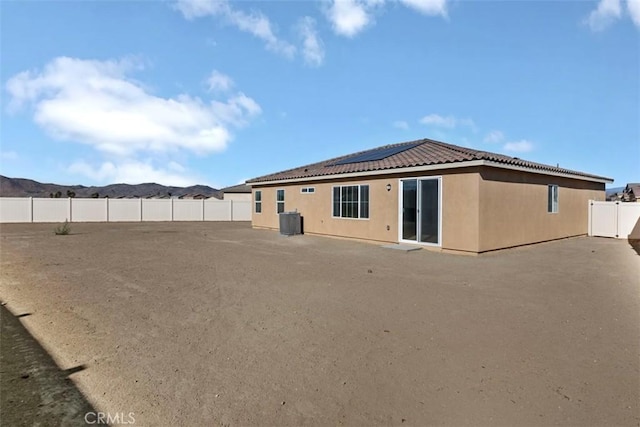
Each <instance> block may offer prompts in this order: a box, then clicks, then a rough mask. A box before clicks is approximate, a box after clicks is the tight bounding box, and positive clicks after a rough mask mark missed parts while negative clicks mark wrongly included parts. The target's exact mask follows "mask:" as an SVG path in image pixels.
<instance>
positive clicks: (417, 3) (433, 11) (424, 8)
mask: <svg viewBox="0 0 640 427" xmlns="http://www.w3.org/2000/svg"><path fill="white" fill-rule="evenodd" d="M400 2H401V3H402V4H404V5H405V6H407V7H409V8H411V9H413V10H416V11H418V12H420V13H422V14H424V15H430V16H437V15H440V16H443V17H446V16H447V0H400Z"/></svg>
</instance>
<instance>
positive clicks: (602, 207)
mask: <svg viewBox="0 0 640 427" xmlns="http://www.w3.org/2000/svg"><path fill="white" fill-rule="evenodd" d="M639 222H640V203H624V202H596V201H595V200H590V201H589V236H600V237H615V238H617V239H628V238H634V239H640V224H639ZM634 228H635V231H634ZM632 232H633V234H632Z"/></svg>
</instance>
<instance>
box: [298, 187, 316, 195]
mask: <svg viewBox="0 0 640 427" xmlns="http://www.w3.org/2000/svg"><path fill="white" fill-rule="evenodd" d="M300 192H301V193H304V194H309V193H315V192H316V188H315V187H302V188H301V189H300Z"/></svg>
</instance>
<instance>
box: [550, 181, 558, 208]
mask: <svg viewBox="0 0 640 427" xmlns="http://www.w3.org/2000/svg"><path fill="white" fill-rule="evenodd" d="M547 212H548V213H558V186H557V185H554V184H551V185H549V186H548V187H547Z"/></svg>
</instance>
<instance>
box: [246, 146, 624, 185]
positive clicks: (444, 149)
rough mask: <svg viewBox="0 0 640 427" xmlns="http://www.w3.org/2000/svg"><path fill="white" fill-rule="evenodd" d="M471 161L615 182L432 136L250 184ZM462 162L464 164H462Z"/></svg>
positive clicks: (332, 160)
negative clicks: (438, 139)
mask: <svg viewBox="0 0 640 427" xmlns="http://www.w3.org/2000/svg"><path fill="white" fill-rule="evenodd" d="M471 161H485V162H487V163H493V164H497V165H504V166H511V167H513V168H514V169H529V170H533V171H534V172H535V171H539V172H540V173H549V174H560V175H569V176H573V177H575V178H578V179H579V178H583V179H591V180H598V181H603V182H613V180H612V179H611V178H606V177H602V176H598V175H591V174H588V173H584V172H578V171H574V170H569V169H564V168H560V167H557V166H550V165H544V164H541V163H535V162H530V161H527V160H522V159H519V158H517V157H510V156H505V155H503V154H497V153H490V152H488V151H480V150H474V149H473V148H468V147H460V146H457V145H452V144H447V143H444V142H440V141H434V140H431V139H421V140H417V141H409V142H402V143H399V144H390V145H385V146H382V147H378V148H374V149H371V150H365V151H360V152H358V153H353V154H348V155H346V156H341V157H336V158H333V159H329V160H325V161H323V162H318V163H313V164H310V165H306V166H301V167H297V168H294V169H289V170H285V171H282V172H278V173H273V174H269V175H264V176H261V177H258V178H254V179H250V180H248V181H247V183H248V184H252V183H259V182H268V181H285V180H298V179H305V178H313V177H323V176H329V175H339V174H353V173H364V172H373V171H386V170H389V171H390V172H393V169H399V168H409V167H419V166H434V165H447V164H453V163H463V162H471ZM461 166H462V165H461Z"/></svg>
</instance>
